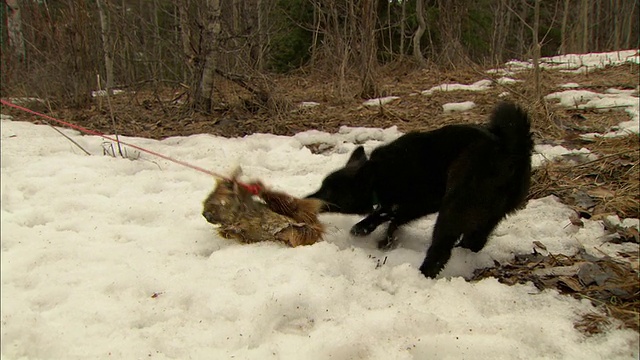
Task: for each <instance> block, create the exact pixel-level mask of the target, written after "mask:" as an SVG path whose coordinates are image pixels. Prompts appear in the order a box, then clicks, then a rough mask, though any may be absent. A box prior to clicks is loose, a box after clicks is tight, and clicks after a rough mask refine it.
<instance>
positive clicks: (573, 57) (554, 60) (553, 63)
mask: <svg viewBox="0 0 640 360" xmlns="http://www.w3.org/2000/svg"><path fill="white" fill-rule="evenodd" d="M638 54H639V52H638V50H637V49H633V50H622V51H611V52H604V53H591V54H566V55H558V56H552V57H542V58H540V67H541V68H545V69H549V70H560V71H563V72H574V73H586V72H589V71H591V70H595V69H601V68H604V67H606V66H613V65H620V64H625V63H632V64H638V63H640V55H638ZM505 68H506V69H491V70H490V71H489V72H490V73H495V74H505V75H510V74H514V73H516V72H519V71H522V70H527V69H531V68H533V64H532V62H531V60H530V61H519V60H512V61H508V62H507V63H506V64H505Z"/></svg>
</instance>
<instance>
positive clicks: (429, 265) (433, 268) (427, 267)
mask: <svg viewBox="0 0 640 360" xmlns="http://www.w3.org/2000/svg"><path fill="white" fill-rule="evenodd" d="M443 267H444V265H442V264H439V263H438V262H437V261H433V262H426V261H425V262H423V263H422V266H420V272H421V273H422V275H424V276H426V277H428V278H431V279H433V278H435V277H436V276H437V275H438V274H439V273H440V271H441V270H442V268H443Z"/></svg>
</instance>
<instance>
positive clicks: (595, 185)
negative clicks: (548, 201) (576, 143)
mask: <svg viewBox="0 0 640 360" xmlns="http://www.w3.org/2000/svg"><path fill="white" fill-rule="evenodd" d="M589 148H590V149H591V151H592V152H593V153H595V154H597V155H598V159H596V160H592V161H584V160H583V161H580V160H577V159H575V158H574V159H566V160H561V161H554V162H547V163H546V164H544V165H543V166H541V167H539V168H536V169H534V171H533V174H532V183H531V190H530V192H529V198H530V199H535V198H541V197H545V196H548V195H555V196H557V197H559V198H561V199H562V200H563V202H565V203H566V204H567V205H569V206H571V207H573V208H574V209H575V210H576V211H577V212H578V213H579V214H580V215H581V216H582V217H585V218H591V217H594V218H595V219H603V218H605V217H606V216H608V215H612V214H616V215H618V216H619V217H620V218H640V147H639V140H638V135H629V136H625V137H620V138H601V139H596V140H595V141H594V142H593V143H591V144H589Z"/></svg>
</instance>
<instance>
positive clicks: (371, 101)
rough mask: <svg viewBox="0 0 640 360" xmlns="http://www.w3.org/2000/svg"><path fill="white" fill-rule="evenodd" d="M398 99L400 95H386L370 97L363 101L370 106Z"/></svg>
mask: <svg viewBox="0 0 640 360" xmlns="http://www.w3.org/2000/svg"><path fill="white" fill-rule="evenodd" d="M398 99H400V97H399V96H386V97H381V98H376V99H369V100H367V101H365V102H363V103H362V105H364V106H368V107H375V106H382V105H386V104H388V103H390V102H392V101H394V100H398Z"/></svg>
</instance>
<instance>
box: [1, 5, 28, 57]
mask: <svg viewBox="0 0 640 360" xmlns="http://www.w3.org/2000/svg"><path fill="white" fill-rule="evenodd" d="M5 3H6V4H7V8H8V10H9V11H8V13H7V33H8V35H9V45H11V47H12V48H13V52H14V55H15V57H16V59H17V60H18V62H20V63H22V62H24V61H25V60H26V50H25V46H24V36H23V34H22V14H21V12H20V4H19V3H18V0H5Z"/></svg>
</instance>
